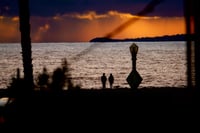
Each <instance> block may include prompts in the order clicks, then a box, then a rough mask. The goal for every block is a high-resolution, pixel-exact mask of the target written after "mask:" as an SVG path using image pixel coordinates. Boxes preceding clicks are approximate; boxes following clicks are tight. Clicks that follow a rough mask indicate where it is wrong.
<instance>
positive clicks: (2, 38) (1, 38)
mask: <svg viewBox="0 0 200 133" xmlns="http://www.w3.org/2000/svg"><path fill="white" fill-rule="evenodd" d="M19 41H20V33H19V24H18V21H17V20H16V18H15V17H13V18H9V17H4V16H0V42H19Z"/></svg>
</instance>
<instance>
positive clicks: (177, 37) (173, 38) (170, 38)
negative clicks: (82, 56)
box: [90, 34, 186, 42]
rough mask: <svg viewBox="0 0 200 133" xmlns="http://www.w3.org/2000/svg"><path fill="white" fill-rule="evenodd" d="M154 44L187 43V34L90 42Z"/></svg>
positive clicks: (100, 38)
mask: <svg viewBox="0 0 200 133" xmlns="http://www.w3.org/2000/svg"><path fill="white" fill-rule="evenodd" d="M132 41H138V42H150V41H151V42H152V41H186V35H185V34H177V35H171V36H169V35H165V36H158V37H142V38H135V39H111V38H106V37H97V38H94V39H92V40H90V42H132Z"/></svg>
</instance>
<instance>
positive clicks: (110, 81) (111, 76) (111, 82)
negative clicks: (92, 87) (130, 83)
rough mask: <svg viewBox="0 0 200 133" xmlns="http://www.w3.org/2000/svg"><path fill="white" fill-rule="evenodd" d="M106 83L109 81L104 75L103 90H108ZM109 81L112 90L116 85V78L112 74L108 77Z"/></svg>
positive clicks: (102, 79) (102, 78)
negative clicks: (114, 84)
mask: <svg viewBox="0 0 200 133" xmlns="http://www.w3.org/2000/svg"><path fill="white" fill-rule="evenodd" d="M106 81H107V77H106V75H105V73H103V75H102V76H101V83H102V88H103V89H105V88H106ZM108 81H109V84H110V89H112V88H113V83H114V77H113V75H112V73H110V76H109V77H108Z"/></svg>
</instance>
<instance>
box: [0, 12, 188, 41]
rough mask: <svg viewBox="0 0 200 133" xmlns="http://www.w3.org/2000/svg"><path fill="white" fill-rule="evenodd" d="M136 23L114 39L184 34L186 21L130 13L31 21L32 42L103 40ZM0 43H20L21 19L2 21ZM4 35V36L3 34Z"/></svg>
mask: <svg viewBox="0 0 200 133" xmlns="http://www.w3.org/2000/svg"><path fill="white" fill-rule="evenodd" d="M132 18H136V19H138V20H137V21H136V22H134V23H132V24H130V25H129V26H128V27H127V28H126V29H124V30H123V31H121V32H120V33H118V34H117V35H116V36H114V38H137V37H151V36H161V35H173V34H182V33H185V22H184V18H183V17H166V18H163V17H138V16H134V15H132V14H130V13H120V12H117V11H109V12H107V13H106V14H97V13H96V12H93V11H91V12H87V13H84V14H78V13H74V14H65V15H56V16H53V17H37V16H32V17H31V21H30V23H31V38H32V41H33V42H41V41H43V42H58V41H59V42H77V41H79V42H80V41H89V40H90V39H92V38H94V37H102V36H105V35H106V34H107V33H110V32H111V31H113V30H114V29H115V28H116V27H118V26H119V25H121V24H123V23H124V22H126V21H127V20H129V19H132ZM0 30H1V32H0V42H2V41H3V40H2V39H4V40H7V41H9V40H10V41H13V40H15V41H18V40H20V39H19V30H18V17H14V18H5V17H0ZM2 31H3V32H2Z"/></svg>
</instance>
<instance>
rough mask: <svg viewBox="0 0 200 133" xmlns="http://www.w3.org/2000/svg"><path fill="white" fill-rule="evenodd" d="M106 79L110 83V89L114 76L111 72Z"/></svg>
mask: <svg viewBox="0 0 200 133" xmlns="http://www.w3.org/2000/svg"><path fill="white" fill-rule="evenodd" d="M108 81H109V84H110V89H112V87H113V83H114V77H113V75H112V73H110V76H109V78H108Z"/></svg>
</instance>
